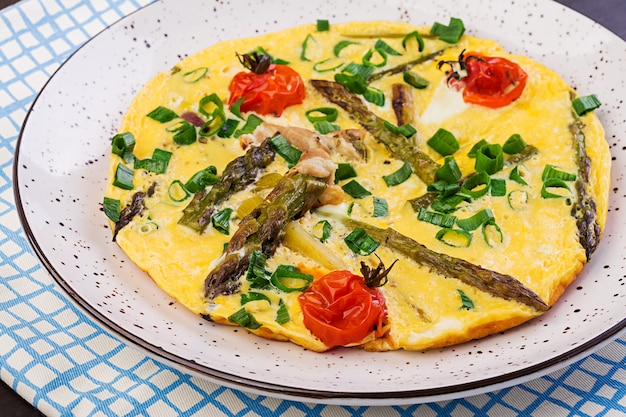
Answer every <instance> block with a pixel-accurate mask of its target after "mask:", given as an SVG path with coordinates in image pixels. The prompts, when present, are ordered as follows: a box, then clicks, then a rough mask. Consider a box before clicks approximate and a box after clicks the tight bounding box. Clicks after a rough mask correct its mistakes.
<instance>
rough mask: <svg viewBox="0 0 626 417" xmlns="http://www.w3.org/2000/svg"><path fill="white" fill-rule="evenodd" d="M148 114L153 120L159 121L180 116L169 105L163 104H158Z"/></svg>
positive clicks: (168, 120) (170, 119)
mask: <svg viewBox="0 0 626 417" xmlns="http://www.w3.org/2000/svg"><path fill="white" fill-rule="evenodd" d="M147 116H148V117H149V118H151V119H153V120H156V121H157V122H159V123H167V122H171V121H172V120H174V119H176V118H177V117H178V115H177V114H176V113H175V112H174V111H173V110H170V109H168V108H167V107H163V106H158V107H157V108H155V109H154V110H152V111H151V112H150V113H148V114H147Z"/></svg>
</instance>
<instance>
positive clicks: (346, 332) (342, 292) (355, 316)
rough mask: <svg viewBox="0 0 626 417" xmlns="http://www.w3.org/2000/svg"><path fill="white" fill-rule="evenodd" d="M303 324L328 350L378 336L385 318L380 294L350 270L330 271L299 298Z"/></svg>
mask: <svg viewBox="0 0 626 417" xmlns="http://www.w3.org/2000/svg"><path fill="white" fill-rule="evenodd" d="M298 301H299V302H300V307H301V309H302V313H303V316H304V325H305V326H306V328H307V329H309V330H310V331H311V333H313V335H315V336H316V337H317V338H318V339H320V340H321V341H322V342H323V343H324V344H325V345H326V346H328V347H329V348H331V347H335V346H346V345H349V344H352V343H358V342H360V341H362V340H363V339H364V338H365V337H367V336H368V335H369V334H370V333H371V332H372V331H376V336H380V335H381V333H382V328H383V321H384V319H385V317H386V315H387V307H386V305H385V299H384V298H383V296H382V294H381V292H380V291H379V290H377V289H375V288H369V287H367V286H366V285H365V280H364V279H363V277H361V276H358V275H354V274H352V273H351V272H350V271H333V272H330V273H328V274H326V275H324V276H323V277H321V278H319V279H316V280H315V281H313V284H311V286H310V287H309V288H308V289H307V290H306V291H304V292H303V293H302V294H300V296H299V297H298Z"/></svg>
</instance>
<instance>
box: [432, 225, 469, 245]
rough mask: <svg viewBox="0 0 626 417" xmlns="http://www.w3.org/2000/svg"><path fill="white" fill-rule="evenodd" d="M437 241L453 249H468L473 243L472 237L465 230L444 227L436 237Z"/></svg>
mask: <svg viewBox="0 0 626 417" xmlns="http://www.w3.org/2000/svg"><path fill="white" fill-rule="evenodd" d="M435 239H437V240H438V241H440V242H441V243H443V244H446V245H448V246H451V247H453V248H467V247H469V245H470V244H471V243H472V235H471V234H469V233H468V232H466V231H465V230H459V229H452V228H449V227H444V228H443V229H441V230H439V231H438V232H437V234H436V235H435Z"/></svg>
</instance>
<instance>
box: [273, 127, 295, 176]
mask: <svg viewBox="0 0 626 417" xmlns="http://www.w3.org/2000/svg"><path fill="white" fill-rule="evenodd" d="M269 142H270V145H272V148H274V150H275V151H276V153H277V154H279V155H280V156H281V157H282V158H283V159H284V160H285V161H287V166H288V167H289V168H291V167H293V166H294V165H295V164H297V163H298V161H299V160H300V156H302V151H301V150H299V149H298V148H295V147H293V146H291V144H290V143H289V142H287V139H285V138H284V137H283V136H282V135H276V136H274V137H273V138H271V139H270V140H269Z"/></svg>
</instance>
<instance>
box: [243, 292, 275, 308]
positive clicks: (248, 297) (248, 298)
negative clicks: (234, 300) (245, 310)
mask: <svg viewBox="0 0 626 417" xmlns="http://www.w3.org/2000/svg"><path fill="white" fill-rule="evenodd" d="M252 301H267V302H268V303H270V304H272V302H271V301H270V298H269V297H268V296H267V295H265V294H263V293H260V292H254V291H252V292H249V293H247V294H241V301H240V303H241V305H244V304H248V303H250V302H252Z"/></svg>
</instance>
